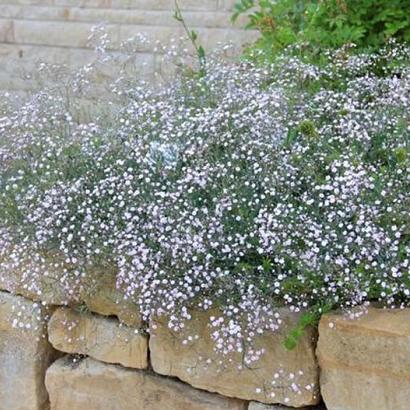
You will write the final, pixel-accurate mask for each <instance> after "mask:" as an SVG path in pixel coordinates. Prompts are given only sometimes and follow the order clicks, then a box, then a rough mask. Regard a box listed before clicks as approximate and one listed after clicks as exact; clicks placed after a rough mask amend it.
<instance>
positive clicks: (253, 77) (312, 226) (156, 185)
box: [0, 44, 410, 365]
mask: <svg viewBox="0 0 410 410" xmlns="http://www.w3.org/2000/svg"><path fill="white" fill-rule="evenodd" d="M128 50H132V47H129V48H128ZM102 51H103V54H104V53H107V51H106V50H102ZM130 52H131V53H132V51H130ZM173 53H174V51H172V53H171V54H173ZM325 55H326V59H327V62H326V64H323V65H321V66H320V67H317V66H315V65H312V64H308V63H306V62H304V61H301V60H300V59H298V58H297V57H295V56H294V53H290V54H286V53H285V54H283V55H281V56H280V57H278V58H277V59H276V60H275V62H274V63H273V64H267V65H264V66H254V65H252V63H249V62H247V63H237V62H231V61H228V60H225V59H223V58H221V56H220V55H218V54H215V55H209V56H208V58H207V61H206V70H205V71H204V72H203V75H201V76H187V75H185V74H181V75H179V76H176V77H175V78H174V79H173V80H172V82H171V83H169V84H168V85H167V86H164V87H160V88H155V87H151V86H149V85H147V84H144V83H140V82H138V81H135V78H134V77H133V75H129V72H130V71H129V69H128V68H127V65H126V64H123V65H122V66H121V65H118V64H117V62H116V61H114V60H112V61H114V64H113V65H114V66H115V67H122V68H121V69H120V72H119V77H118V79H117V80H116V81H115V82H114V83H113V84H112V86H111V87H110V89H109V93H108V94H107V96H106V97H104V98H103V97H100V100H99V102H100V104H102V105H103V107H104V106H105V108H106V107H111V109H110V115H109V116H107V115H105V114H104V115H97V114H92V115H91V117H92V118H91V120H90V119H89V118H86V119H82V118H81V116H76V115H73V109H74V108H75V110H74V111H75V112H76V113H78V109H77V108H78V106H77V105H76V104H73V103H72V99H73V98H74V99H75V98H76V96H77V95H78V93H80V96H82V95H83V94H81V93H82V92H83V91H82V90H83V89H87V90H88V91H86V93H87V95H92V92H91V91H90V90H92V89H93V78H94V77H93V75H92V73H95V70H97V69H98V65H99V64H102V63H101V61H103V62H104V64H108V63H109V62H110V61H111V60H110V58H108V57H107V56H106V55H105V56H104V58H103V59H100V60H99V62H98V63H96V65H91V66H87V69H86V70H85V71H84V70H83V71H82V72H81V75H78V74H76V75H75V76H74V79H73V78H72V77H70V79H68V80H67V81H64V87H58V84H57V85H55V86H53V87H51V88H48V89H44V90H42V91H40V92H38V93H36V94H34V95H32V96H31V97H30V98H29V99H28V100H27V101H26V102H25V103H24V104H22V105H21V104H19V105H16V104H15V103H13V101H12V100H10V101H6V100H5V101H4V104H3V106H2V108H1V115H2V117H1V118H0V134H1V139H0V163H1V164H2V166H1V171H0V231H1V236H0V261H1V262H0V278H1V279H2V280H4V279H6V280H7V278H8V276H7V275H9V272H10V271H11V269H12V270H13V271H15V270H18V271H19V272H21V277H22V279H21V283H19V286H23V287H25V289H27V290H29V291H31V292H33V293H35V294H37V295H38V297H40V298H41V292H42V287H41V283H42V281H43V280H44V278H45V277H48V276H49V275H50V274H51V273H50V272H51V270H52V268H53V269H57V270H58V271H59V272H60V276H59V279H58V284H59V286H62V287H63V292H64V294H65V295H69V296H70V298H74V299H75V298H77V299H80V294H81V292H84V291H87V280H88V279H89V278H90V275H91V274H93V275H95V269H94V267H95V266H106V267H108V266H110V267H113V270H114V272H115V273H114V274H115V275H116V282H117V287H118V289H119V290H120V291H121V292H122V293H123V295H124V298H125V299H127V300H128V301H132V302H134V303H135V304H137V305H138V306H139V308H140V310H141V313H142V315H143V316H144V318H145V319H147V320H148V319H150V318H152V317H154V316H166V317H167V318H168V324H169V326H170V327H171V328H172V329H174V330H179V329H182V328H183V327H184V322H185V321H186V320H189V319H190V318H191V312H192V309H200V310H209V309H213V308H218V309H219V311H220V312H221V314H220V315H217V316H212V317H211V321H210V324H209V325H210V327H211V328H212V337H213V339H214V341H215V349H216V350H218V351H220V352H222V353H224V354H227V355H229V354H230V353H232V352H242V353H243V356H244V362H245V364H246V365H248V364H250V363H252V362H254V361H256V360H258V358H259V357H260V355H261V354H263V349H262V350H257V349H256V348H254V347H253V345H252V341H253V340H254V338H255V336H256V335H258V334H262V333H264V332H266V331H275V330H276V329H278V327H279V326H280V324H281V317H280V313H279V312H280V308H281V307H283V306H287V307H289V308H290V309H291V310H292V311H296V312H299V311H304V312H306V313H305V315H304V316H302V319H301V322H300V325H299V326H298V327H297V328H296V329H295V330H294V331H293V332H292V333H291V334H290V335H289V338H288V339H287V340H286V346H287V347H289V348H292V347H293V346H294V345H295V344H296V343H297V340H298V338H299V337H300V334H301V332H303V329H304V327H306V326H307V325H310V324H312V323H314V322H315V321H317V320H318V318H319V317H320V314H321V313H323V312H325V311H327V310H329V309H331V308H336V307H342V308H346V309H350V308H353V307H355V306H358V305H366V304H367V303H369V302H372V301H378V302H381V303H384V304H385V305H388V306H391V307H402V306H407V305H408V304H409V302H410V277H409V253H410V226H409V221H410V195H409V193H410V173H409V169H410V163H409V158H410V157H409V144H410V141H409V135H410V117H409V112H410V111H409V108H410V69H409V61H408V56H409V49H408V48H407V47H405V46H399V45H396V44H391V45H389V46H388V47H386V48H385V49H382V50H381V51H380V52H379V53H377V54H372V55H368V54H366V55H360V54H356V55H350V54H349V52H348V50H347V49H341V50H337V51H335V52H329V53H327V54H325ZM127 61H129V60H127ZM386 61H387V62H389V64H384V62H386ZM376 71H377V73H378V74H377V75H376V74H375V72H376ZM131 73H133V71H131ZM96 77H98V76H96ZM85 86H86V87H85ZM107 92H108V91H107ZM67 96H69V97H70V98H68V100H69V101H68V100H67ZM104 101H105V102H106V103H105V104H104ZM73 107H74V108H73ZM76 107H77V108H76ZM50 255H51V258H52V261H53V262H52V266H50V265H49V263H50V262H49V260H50ZM93 279H94V280H98V276H97V277H96V278H95V277H94V278H93ZM9 280H12V278H11V279H9ZM67 298H68V296H67Z"/></svg>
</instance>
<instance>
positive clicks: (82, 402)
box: [46, 358, 247, 410]
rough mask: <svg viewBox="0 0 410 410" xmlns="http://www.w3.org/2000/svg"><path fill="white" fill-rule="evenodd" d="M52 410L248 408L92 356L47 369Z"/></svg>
mask: <svg viewBox="0 0 410 410" xmlns="http://www.w3.org/2000/svg"><path fill="white" fill-rule="evenodd" d="M46 385H47V390H48V392H49V394H50V402H51V410H67V409H75V410H101V409H104V410H245V409H246V406H247V403H246V402H243V401H240V400H235V399H229V398H225V397H221V396H219V395H216V394H211V393H207V392H202V391H197V390H195V389H193V388H191V387H189V386H187V385H185V384H183V383H180V382H178V381H175V380H172V379H168V378H164V377H160V376H157V375H154V374H152V373H149V372H146V371H138V370H131V369H124V368H122V367H120V366H117V365H109V364H104V363H100V362H97V361H95V360H93V359H91V358H87V359H84V360H82V361H81V362H80V363H72V362H71V361H70V359H69V358H62V359H59V360H57V361H56V362H55V363H54V364H53V365H52V366H51V367H50V368H49V369H48V371H47V375H46Z"/></svg>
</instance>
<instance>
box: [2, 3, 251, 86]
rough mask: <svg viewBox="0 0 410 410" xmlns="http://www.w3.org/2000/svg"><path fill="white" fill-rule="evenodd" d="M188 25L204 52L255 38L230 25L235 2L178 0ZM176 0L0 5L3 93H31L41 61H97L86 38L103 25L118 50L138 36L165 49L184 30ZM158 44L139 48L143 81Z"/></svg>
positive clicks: (155, 64) (156, 59)
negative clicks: (177, 15) (176, 15)
mask: <svg viewBox="0 0 410 410" xmlns="http://www.w3.org/2000/svg"><path fill="white" fill-rule="evenodd" d="M179 4H180V7H181V9H182V11H183V15H184V18H185V19H186V21H187V23H188V25H189V26H190V27H192V28H193V29H195V30H196V31H198V33H199V38H200V40H201V43H203V45H204V46H205V47H206V48H212V47H214V46H215V45H216V44H217V43H218V42H222V43H226V42H228V41H233V42H234V43H235V44H243V43H245V42H247V41H250V40H251V39H252V38H254V33H252V32H249V31H245V30H242V29H241V27H243V25H244V21H243V20H242V21H238V23H237V25H236V26H233V25H232V24H231V22H230V16H231V10H232V7H233V4H234V0H180V1H179ZM173 11H174V0H0V90H2V89H3V90H4V89H8V90H19V91H20V90H24V89H27V88H31V87H32V84H31V82H30V81H27V80H24V78H25V77H29V76H30V73H32V72H33V69H34V66H35V65H36V64H37V63H38V62H39V61H40V60H41V61H48V62H52V63H59V64H67V65H68V66H70V67H76V66H78V65H83V64H86V63H88V62H90V61H92V60H93V59H94V58H95V54H94V53H93V51H92V50H91V49H90V45H89V41H88V37H89V34H90V30H91V28H92V27H93V26H95V25H97V24H99V23H101V22H104V23H105V24H106V27H107V30H108V33H109V34H110V37H111V39H112V45H111V47H112V48H113V49H114V50H115V49H117V48H118V46H119V44H120V43H121V42H122V41H124V40H127V39H129V38H130V37H133V36H136V35H138V34H143V35H145V36H146V37H147V38H148V39H149V40H152V41H155V40H159V41H160V42H162V43H166V42H167V41H169V39H170V38H171V37H173V38H179V37H180V36H182V35H183V34H184V33H183V30H182V27H181V25H180V24H179V23H178V22H177V21H176V20H175V19H174V18H173ZM153 47H155V44H152V43H151V44H150V45H144V44H141V45H140V47H139V49H138V55H137V60H138V63H139V66H140V75H141V76H150V75H151V74H152V73H153V72H154V71H157V70H158V69H159V68H160V67H159V65H160V61H161V56H160V55H158V54H156V53H154V50H153Z"/></svg>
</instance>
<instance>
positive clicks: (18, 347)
mask: <svg viewBox="0 0 410 410" xmlns="http://www.w3.org/2000/svg"><path fill="white" fill-rule="evenodd" d="M48 313H49V312H48V310H47V309H46V308H45V307H42V306H41V305H38V304H36V303H33V302H31V301H29V300H27V299H24V298H23V297H20V296H13V295H11V294H9V293H6V292H0V410H45V409H47V408H48V395H47V391H46V389H45V385H44V376H45V372H46V369H47V367H48V366H49V364H50V363H51V362H52V360H54V358H55V357H56V352H55V351H54V349H53V348H52V347H51V345H50V344H49V343H48V341H47V336H46V329H47V327H46V323H45V321H46V320H47V317H48Z"/></svg>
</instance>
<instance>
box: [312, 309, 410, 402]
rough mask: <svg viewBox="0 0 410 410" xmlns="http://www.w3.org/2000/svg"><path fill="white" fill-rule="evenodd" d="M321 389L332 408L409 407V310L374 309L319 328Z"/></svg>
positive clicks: (328, 320) (329, 318)
mask: <svg viewBox="0 0 410 410" xmlns="http://www.w3.org/2000/svg"><path fill="white" fill-rule="evenodd" d="M317 356H318V360H319V364H320V367H321V376H320V382H321V391H322V395H323V399H324V401H325V403H326V406H327V408H328V409H329V410H369V409H372V410H387V409H392V410H393V409H394V410H400V409H403V410H404V409H408V408H409V403H410V310H409V309H405V310H383V309H376V308H370V309H369V312H368V314H367V315H363V316H362V317H361V318H360V319H355V320H348V319H347V318H345V317H344V316H343V315H341V314H336V313H333V314H328V315H326V316H324V317H323V318H322V319H321V321H320V324H319V342H318V348H317Z"/></svg>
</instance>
